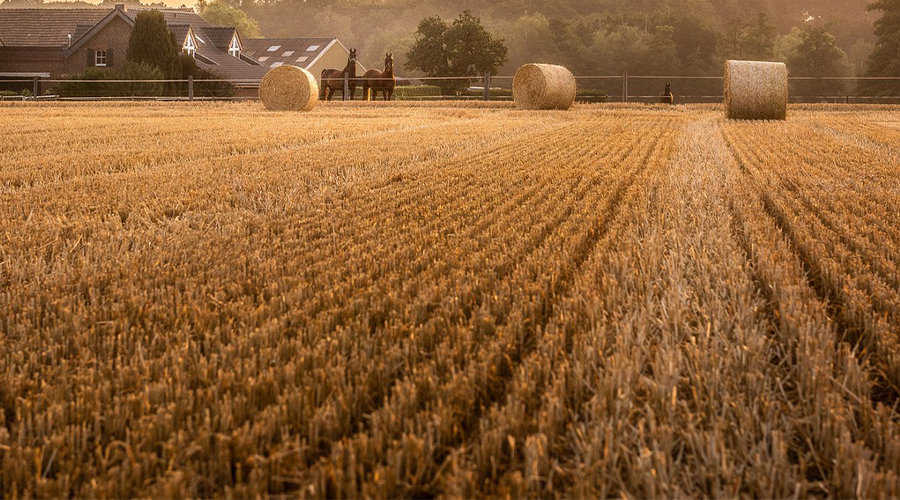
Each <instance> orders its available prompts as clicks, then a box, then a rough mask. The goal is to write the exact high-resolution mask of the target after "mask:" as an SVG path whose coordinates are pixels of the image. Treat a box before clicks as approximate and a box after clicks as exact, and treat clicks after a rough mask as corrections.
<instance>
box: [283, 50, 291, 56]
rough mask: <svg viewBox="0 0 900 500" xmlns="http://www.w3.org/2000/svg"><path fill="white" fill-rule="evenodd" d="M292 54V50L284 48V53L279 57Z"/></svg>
mask: <svg viewBox="0 0 900 500" xmlns="http://www.w3.org/2000/svg"><path fill="white" fill-rule="evenodd" d="M292 55H294V51H293V50H286V51H284V54H281V57H291V56H292Z"/></svg>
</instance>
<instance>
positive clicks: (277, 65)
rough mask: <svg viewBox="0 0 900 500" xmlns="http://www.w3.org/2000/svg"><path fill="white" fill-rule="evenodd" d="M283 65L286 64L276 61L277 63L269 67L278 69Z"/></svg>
mask: <svg viewBox="0 0 900 500" xmlns="http://www.w3.org/2000/svg"><path fill="white" fill-rule="evenodd" d="M282 64H284V63H283V62H281V61H275V62H273V63H272V65H271V66H269V67H270V68H277V67H279V66H281V65H282Z"/></svg>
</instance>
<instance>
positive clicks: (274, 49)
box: [267, 45, 281, 52]
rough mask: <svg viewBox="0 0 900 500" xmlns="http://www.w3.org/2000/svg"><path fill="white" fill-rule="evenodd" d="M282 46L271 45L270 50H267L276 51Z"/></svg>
mask: <svg viewBox="0 0 900 500" xmlns="http://www.w3.org/2000/svg"><path fill="white" fill-rule="evenodd" d="M280 48H281V45H273V46H271V47H269V50H268V51H267V52H275V51H276V50H278V49H280Z"/></svg>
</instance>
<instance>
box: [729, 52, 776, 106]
mask: <svg viewBox="0 0 900 500" xmlns="http://www.w3.org/2000/svg"><path fill="white" fill-rule="evenodd" d="M787 102H788V72H787V66H785V65H784V63H774V62H759V61H728V62H726V63H725V112H726V114H727V116H728V118H731V119H735V120H784V119H785V117H786V116H787Z"/></svg>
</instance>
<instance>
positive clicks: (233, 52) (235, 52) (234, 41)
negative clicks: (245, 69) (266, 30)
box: [228, 35, 241, 58]
mask: <svg viewBox="0 0 900 500" xmlns="http://www.w3.org/2000/svg"><path fill="white" fill-rule="evenodd" d="M228 55H230V56H231V57H238V58H239V57H241V44H239V43H238V38H237V35H235V36H233V37H231V44H230V45H229V46H228Z"/></svg>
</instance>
